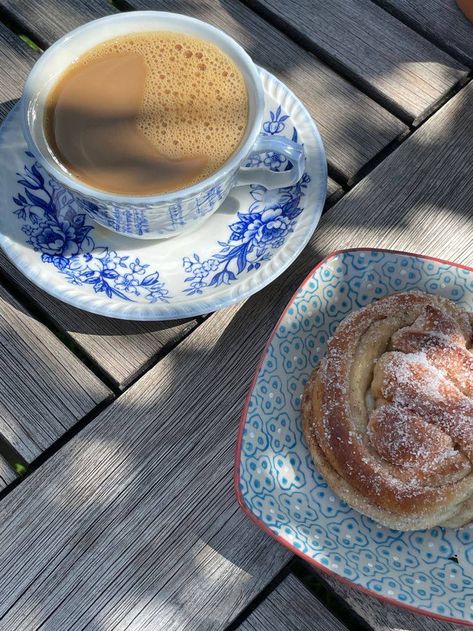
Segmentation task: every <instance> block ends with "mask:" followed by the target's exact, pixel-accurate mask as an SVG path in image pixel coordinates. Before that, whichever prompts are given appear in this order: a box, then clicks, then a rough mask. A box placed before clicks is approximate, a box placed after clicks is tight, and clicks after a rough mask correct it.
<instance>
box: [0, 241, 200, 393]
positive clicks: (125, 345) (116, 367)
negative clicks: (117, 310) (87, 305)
mask: <svg viewBox="0 0 473 631" xmlns="http://www.w3.org/2000/svg"><path fill="white" fill-rule="evenodd" d="M0 267H1V268H2V271H3V272H4V273H5V274H7V276H8V278H9V279H10V280H11V281H12V282H14V283H15V284H16V285H18V286H20V287H21V289H22V291H23V292H26V294H27V296H28V299H32V300H34V301H35V302H36V303H37V304H38V306H39V307H40V309H41V310H42V311H43V315H42V317H43V318H47V319H48V320H49V321H50V322H52V324H53V326H55V327H57V328H59V329H60V330H63V331H66V332H67V333H68V334H69V335H70V336H71V338H72V340H73V342H74V343H75V344H77V345H78V346H79V348H80V349H81V350H82V351H83V352H85V354H86V355H87V356H88V357H89V358H90V359H91V360H92V361H93V362H94V363H95V364H97V365H98V366H99V367H100V369H101V370H102V371H103V372H104V373H106V375H107V376H108V378H109V379H110V380H111V381H112V382H113V384H114V385H115V386H116V387H118V388H120V389H122V388H125V387H126V386H128V385H129V384H130V382H131V381H133V380H134V379H136V378H138V377H139V376H140V375H141V374H143V373H144V372H145V371H146V370H147V369H148V368H149V366H150V365H151V364H152V363H153V362H154V361H156V359H157V357H159V356H160V355H161V354H162V353H165V352H166V351H167V350H168V349H169V348H170V347H172V346H173V345H175V344H176V343H177V342H178V341H179V340H180V339H182V338H183V337H184V336H185V335H186V334H187V333H188V332H189V331H191V330H192V328H194V327H195V326H197V323H198V322H197V320H195V319H191V320H180V321H171V322H131V321H130V322H128V321H126V320H115V319H113V318H105V317H102V316H97V315H94V314H93V313H87V312H86V311H82V310H80V309H76V308H75V307H72V306H70V305H67V304H65V303H63V302H61V301H60V300H57V299H56V298H53V297H52V296H50V295H49V294H47V293H46V292H44V291H43V290H41V289H39V288H38V287H36V286H35V285H33V283H31V282H30V281H29V280H28V279H27V278H26V276H24V275H23V274H21V273H20V272H19V271H18V270H17V268H16V267H15V266H14V265H13V264H12V263H11V262H10V261H9V260H8V259H7V257H6V256H5V255H4V254H3V252H1V251H0Z"/></svg>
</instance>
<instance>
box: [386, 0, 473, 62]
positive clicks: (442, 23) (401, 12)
mask: <svg viewBox="0 0 473 631" xmlns="http://www.w3.org/2000/svg"><path fill="white" fill-rule="evenodd" d="M376 2H377V3H378V4H380V5H381V6H382V7H384V8H386V9H387V10H388V11H391V12H392V13H393V15H395V16H396V17H398V18H400V19H401V20H403V21H404V22H406V24H409V25H410V26H412V27H413V28H415V29H416V30H417V31H419V32H420V33H423V34H424V35H425V36H426V37H428V38H431V39H432V40H433V41H434V42H438V43H439V44H441V45H442V46H443V47H444V48H445V49H446V50H447V51H449V52H450V54H451V55H454V56H455V57H457V58H458V59H460V60H461V61H462V62H463V63H464V64H467V65H469V66H470V67H471V66H473V26H472V24H471V23H470V22H469V21H468V20H467V19H466V18H465V16H464V15H463V13H462V12H461V11H460V9H459V8H458V6H457V3H456V2H455V0H425V1H424V2H419V0H376Z"/></svg>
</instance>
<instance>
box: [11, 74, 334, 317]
mask: <svg viewBox="0 0 473 631" xmlns="http://www.w3.org/2000/svg"><path fill="white" fill-rule="evenodd" d="M260 73H261V78H262V81H263V84H264V90H265V100H266V116H265V121H266V122H265V123H264V124H263V132H264V133H266V134H273V135H283V136H287V137H289V138H292V139H294V140H296V141H297V142H299V143H303V144H304V149H305V154H306V172H305V175H304V176H303V178H302V180H301V182H299V184H297V185H296V186H293V187H290V188H286V189H279V190H277V191H266V189H264V188H263V187H261V186H255V185H252V186H244V187H239V188H235V189H233V191H232V192H231V194H230V196H229V197H228V198H227V199H226V200H225V202H224V203H223V205H222V206H221V207H220V208H219V210H218V211H217V212H216V213H215V214H214V215H212V217H210V218H209V219H208V220H207V221H206V222H205V223H204V224H203V225H202V226H201V227H199V228H198V229H197V230H195V231H193V232H190V233H187V234H184V235H182V236H178V237H174V238H172V239H168V240H159V241H142V240H136V239H130V238H129V237H121V236H120V235H117V234H114V233H112V232H109V231H108V230H106V229H104V228H102V227H100V226H98V225H97V224H96V223H95V222H94V221H93V220H92V219H91V218H90V217H89V216H88V215H84V214H83V213H81V212H80V211H79V210H78V209H77V207H76V205H75V203H74V202H73V201H72V198H71V195H70V194H69V193H68V192H67V191H66V190H64V189H62V188H60V187H59V186H58V185H57V184H55V183H54V182H52V181H51V180H50V178H49V177H48V175H47V174H46V173H45V172H44V171H43V170H42V169H41V168H40V167H39V166H38V165H37V164H35V161H34V159H33V158H32V156H31V154H29V153H28V151H27V147H26V143H25V140H24V138H23V135H22V132H21V129H20V115H19V109H18V106H16V107H15V108H14V109H13V110H12V112H11V113H10V115H9V116H8V118H7V119H6V120H5V122H4V124H3V126H2V128H1V130H0V191H1V195H2V201H3V203H2V208H1V211H0V245H1V247H2V248H3V249H4V251H5V252H6V254H7V256H8V257H9V258H10V259H11V261H12V262H13V263H14V264H15V265H16V266H17V267H18V269H20V270H21V272H23V274H25V275H26V276H27V277H28V278H29V279H30V280H31V281H32V282H34V283H35V284H36V285H38V286H39V287H41V288H42V289H44V290H45V291H47V292H49V293H50V294H52V295H53V296H55V297H56V298H59V299H61V300H63V301H64V302H67V303H69V304H71V305H74V306H75V307H78V308H80V309H84V310H86V311H91V312H93V313H98V314H100V315H104V316H110V317H113V318H123V319H127V320H170V319H175V318H184V317H190V316H196V315H201V314H206V313H210V312H211V311H215V310H216V309H221V308H222V307H226V306H227V305H229V304H231V303H234V302H236V301H238V300H242V299H243V298H246V297H247V296H250V295H251V294H253V293H255V292H256V291H258V290H260V289H262V288H263V287H264V286H265V285H267V284H268V283H270V282H271V281H272V280H274V279H275V278H276V277H277V276H279V274H281V273H282V272H283V271H284V270H285V269H286V268H287V267H288V266H289V265H290V264H291V263H292V261H293V260H294V259H295V258H296V257H297V255H298V254H299V253H300V252H301V250H302V249H303V247H304V246H305V244H306V243H307V241H308V240H309V239H310V237H311V235H312V233H313V231H314V229H315V227H316V225H317V223H318V221H319V218H320V214H321V212H322V207H323V203H324V200H325V193H326V182H327V168H326V161H325V152H324V148H323V145H322V141H321V138H320V135H319V133H318V131H317V128H316V126H315V124H314V122H313V121H312V119H311V117H310V115H309V114H308V112H307V110H306V109H305V107H304V106H303V105H302V103H301V102H300V101H299V99H297V98H296V96H295V95H294V94H293V93H292V92H291V91H290V90H289V89H288V88H287V87H286V86H285V85H284V84H283V83H281V82H280V81H279V80H278V79H276V78H275V77H274V76H272V75H271V74H269V73H268V72H266V71H265V70H260ZM263 161H264V162H265V163H266V164H269V165H270V166H271V168H274V169H278V170H279V169H284V168H285V166H286V164H285V161H286V158H284V157H282V156H279V155H278V154H274V153H273V154H271V153H268V154H263V155H261V156H254V157H252V159H251V164H252V165H255V164H258V163H262V162H263Z"/></svg>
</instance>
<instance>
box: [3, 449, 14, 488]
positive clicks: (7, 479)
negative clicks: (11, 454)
mask: <svg viewBox="0 0 473 631" xmlns="http://www.w3.org/2000/svg"><path fill="white" fill-rule="evenodd" d="M16 477H17V476H16V473H15V471H14V470H13V469H12V467H11V466H10V465H9V464H8V462H7V461H6V460H5V458H4V457H3V456H2V455H0V491H1V490H2V489H4V488H5V487H6V486H8V485H9V484H10V483H11V482H13V481H14V480H16Z"/></svg>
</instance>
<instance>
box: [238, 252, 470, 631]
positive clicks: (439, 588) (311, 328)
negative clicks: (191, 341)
mask: <svg viewBox="0 0 473 631" xmlns="http://www.w3.org/2000/svg"><path fill="white" fill-rule="evenodd" d="M411 290H420V291H424V292H428V293H434V294H440V295H442V296H445V297H447V298H450V299H451V300H453V301H455V302H458V303H459V304H461V305H462V307H464V308H465V309H467V310H471V311H473V269H470V268H467V267H463V266H461V265H457V264H455V263H448V262H446V261H440V260H437V259H432V258H429V257H424V256H420V255H415V254H407V253H403V252H391V251H385V250H364V249H360V250H347V251H341V252H336V253H334V254H332V255H330V256H328V257H327V258H326V259H325V260H323V261H322V262H321V263H320V264H319V265H318V266H317V267H316V268H315V269H314V270H313V272H311V274H310V275H309V277H308V278H307V279H306V280H305V281H304V282H303V284H302V285H301V287H300V288H299V290H298V291H297V293H296V294H295V296H294V297H293V299H292V300H291V302H290V303H289V305H288V306H287V308H286V310H285V311H284V313H283V315H282V317H281V319H280V320H279V322H278V324H277V325H276V328H275V330H274V331H273V333H272V335H271V337H270V339H269V342H268V344H267V346H266V349H265V351H264V354H263V357H262V359H261V361H260V364H259V366H258V369H257V371H256V375H255V378H254V380H253V384H252V386H251V389H250V393H249V395H248V398H247V401H246V405H245V409H244V412H243V415H242V419H241V425H240V432H239V438H238V444H237V456H236V463H235V488H236V493H237V497H238V500H239V502H240V505H241V507H242V508H243V510H244V511H245V512H246V513H247V514H248V516H249V517H250V518H251V519H253V521H255V522H256V523H257V524H258V525H259V526H260V527H261V528H262V529H263V530H265V531H266V532H267V533H269V534H270V535H272V536H273V537H274V538H275V539H277V540H278V541H279V542H280V543H282V544H283V545H285V546H287V547H288V548H289V549H291V550H292V551H293V552H295V553H296V554H298V555H300V556H301V557H303V558H304V559H305V560H306V561H308V562H309V563H312V564H313V565H315V566H316V567H317V568H319V569H320V570H323V571H324V572H328V573H331V574H334V575H336V576H337V577H339V578H340V579H341V580H343V581H345V582H349V583H351V584H352V585H353V587H356V588H358V589H360V590H363V591H366V592H369V593H370V594H372V595H373V596H376V597H378V598H380V599H382V600H386V601H388V602H390V603H392V604H396V605H399V606H401V607H405V608H407V609H411V610H413V611H416V612H417V613H420V614H425V615H428V616H432V617H436V618H441V619H445V620H449V621H452V622H458V623H462V624H466V625H468V626H473V525H470V526H466V527H464V528H461V529H455V530H454V529H444V528H433V529H431V530H427V531H417V532H399V531H395V530H390V529H388V528H384V527H383V526H380V525H379V524H377V523H375V522H374V521H372V520H371V519H369V518H368V517H365V516H364V515H361V514H359V513H357V512H356V511H354V510H353V509H351V508H350V507H349V506H347V504H345V503H344V502H343V501H341V500H340V499H339V498H338V497H337V496H336V495H335V494H334V493H333V492H332V491H331V489H330V487H328V485H327V483H326V482H325V480H324V478H323V477H322V476H321V475H320V474H319V473H318V471H317V469H316V468H315V466H314V464H313V462H312V459H311V456H310V453H309V450H308V448H307V446H306V444H305V442H304V438H303V435H302V429H301V419H300V406H301V396H302V393H303V389H304V385H305V383H306V382H307V379H308V378H309V375H310V373H311V372H312V369H313V368H314V367H315V366H316V364H317V363H318V362H319V360H320V359H321V358H322V357H323V356H324V355H325V352H326V346H327V340H328V339H329V337H330V336H331V335H333V333H334V331H335V329H336V327H337V325H338V323H339V322H340V321H341V320H343V319H344V318H345V316H346V315H347V314H348V313H349V312H350V311H352V310H354V309H359V308H361V307H363V306H365V305H366V304H368V303H370V302H371V301H373V300H375V299H377V298H382V297H384V296H386V295H389V294H392V293H394V292H398V291H411Z"/></svg>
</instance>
